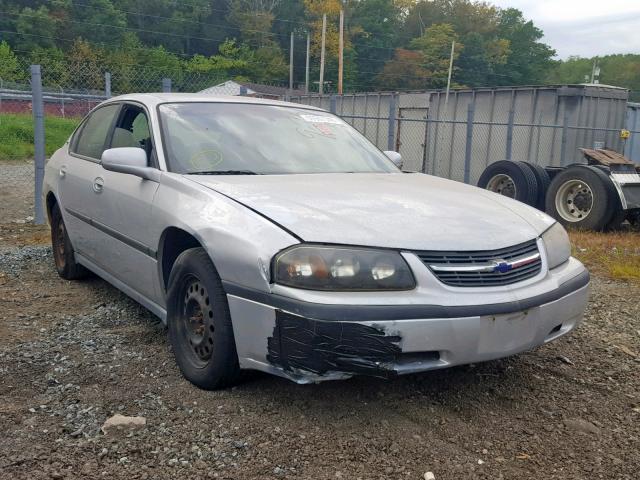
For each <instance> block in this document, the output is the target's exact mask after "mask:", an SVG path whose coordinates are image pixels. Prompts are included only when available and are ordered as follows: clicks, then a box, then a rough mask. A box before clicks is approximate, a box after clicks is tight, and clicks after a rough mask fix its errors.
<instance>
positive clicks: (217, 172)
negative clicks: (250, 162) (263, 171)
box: [187, 170, 260, 175]
mask: <svg viewBox="0 0 640 480" xmlns="http://www.w3.org/2000/svg"><path fill="white" fill-rule="evenodd" d="M187 175H260V174H259V173H257V172H252V171H251V170H203V171H201V172H187Z"/></svg>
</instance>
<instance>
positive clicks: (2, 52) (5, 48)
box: [0, 41, 26, 82]
mask: <svg viewBox="0 0 640 480" xmlns="http://www.w3.org/2000/svg"><path fill="white" fill-rule="evenodd" d="M25 76H26V74H25V72H23V71H22V69H21V68H20V62H19V61H18V57H16V55H15V54H14V53H13V50H11V47H10V46H9V44H8V43H7V42H5V41H3V42H0V78H1V79H2V80H3V81H11V82H17V81H20V80H24V79H25Z"/></svg>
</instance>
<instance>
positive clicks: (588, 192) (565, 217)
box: [546, 165, 620, 231]
mask: <svg viewBox="0 0 640 480" xmlns="http://www.w3.org/2000/svg"><path fill="white" fill-rule="evenodd" d="M619 203H620V201H619V200H618V198H617V194H616V192H615V188H614V187H613V184H612V183H611V180H609V177H608V176H607V175H606V174H605V173H604V172H603V171H602V170H600V169H598V168H595V167H591V166H587V165H576V166H572V167H569V168H567V169H566V170H563V171H562V172H560V173H558V174H557V175H556V176H555V177H554V179H553V181H552V182H551V185H550V186H549V190H548V191H547V199H546V211H547V213H548V214H549V215H551V216H552V217H554V218H555V219H556V220H558V221H559V222H560V223H561V224H562V225H564V226H565V227H567V228H574V229H580V230H599V231H602V230H606V228H607V226H608V225H609V222H610V221H611V220H612V218H613V216H614V214H615V212H616V211H617V209H618V205H619Z"/></svg>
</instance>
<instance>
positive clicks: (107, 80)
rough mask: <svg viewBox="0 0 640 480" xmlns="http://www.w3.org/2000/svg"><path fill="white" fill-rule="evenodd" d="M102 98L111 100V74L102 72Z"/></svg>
mask: <svg viewBox="0 0 640 480" xmlns="http://www.w3.org/2000/svg"><path fill="white" fill-rule="evenodd" d="M104 96H105V97H107V98H111V73H109V72H104Z"/></svg>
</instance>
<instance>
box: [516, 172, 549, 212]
mask: <svg viewBox="0 0 640 480" xmlns="http://www.w3.org/2000/svg"><path fill="white" fill-rule="evenodd" d="M522 163H524V164H525V165H526V166H527V167H529V168H530V169H531V171H532V172H533V176H534V177H536V183H537V185H538V198H537V199H536V204H535V205H534V206H535V207H536V208H537V209H538V210H542V211H544V209H545V206H546V199H547V190H548V189H549V185H550V184H551V177H549V174H548V173H547V171H546V170H545V169H544V168H543V167H541V166H540V165H537V164H535V163H530V162H522Z"/></svg>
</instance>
